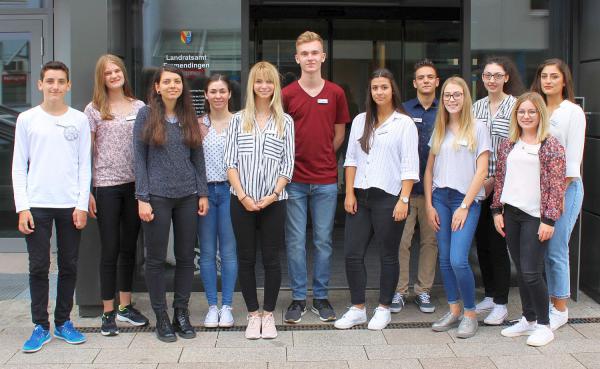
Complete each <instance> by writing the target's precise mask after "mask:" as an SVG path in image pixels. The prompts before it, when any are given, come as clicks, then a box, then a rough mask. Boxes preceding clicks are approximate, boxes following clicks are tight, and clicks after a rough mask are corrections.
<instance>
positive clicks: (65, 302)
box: [25, 208, 81, 329]
mask: <svg viewBox="0 0 600 369" xmlns="http://www.w3.org/2000/svg"><path fill="white" fill-rule="evenodd" d="M73 211H74V208H69V209H56V208H32V209H31V215H32V216H33V222H34V224H35V230H34V231H33V233H31V234H28V235H26V236H25V241H26V242H27V252H28V253H29V288H30V290H31V318H32V321H33V324H40V325H42V326H43V327H44V329H49V327H50V323H49V321H48V288H49V285H48V271H49V270H50V237H51V236H52V223H53V222H54V224H55V226H56V246H57V254H58V283H57V287H56V290H57V291H56V307H55V308H54V324H55V325H56V326H61V325H63V324H64V322H66V321H67V320H69V315H70V314H71V309H72V308H73V292H74V291H75V282H76V280H77V257H78V255H79V242H80V240H81V231H80V230H78V229H77V228H75V225H74V224H73Z"/></svg>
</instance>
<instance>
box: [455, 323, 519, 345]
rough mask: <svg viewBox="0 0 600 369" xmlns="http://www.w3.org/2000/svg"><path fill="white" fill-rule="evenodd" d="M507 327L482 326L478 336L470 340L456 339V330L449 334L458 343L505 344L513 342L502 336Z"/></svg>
mask: <svg viewBox="0 0 600 369" xmlns="http://www.w3.org/2000/svg"><path fill="white" fill-rule="evenodd" d="M504 328H506V327H492V326H486V325H481V326H479V328H478V329H477V334H475V336H473V337H471V338H469V339H463V338H458V337H456V329H451V330H449V331H448V334H449V335H450V336H451V337H452V339H453V340H454V342H456V343H475V342H482V343H503V342H511V341H512V339H510V338H507V337H504V336H502V335H501V334H500V331H501V330H502V329H504Z"/></svg>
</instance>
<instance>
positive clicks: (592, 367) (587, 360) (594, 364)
mask: <svg viewBox="0 0 600 369" xmlns="http://www.w3.org/2000/svg"><path fill="white" fill-rule="evenodd" d="M571 356H573V357H574V358H575V359H577V361H579V362H580V363H581V364H583V366H585V367H586V368H588V369H600V353H599V352H581V353H576V354H571Z"/></svg>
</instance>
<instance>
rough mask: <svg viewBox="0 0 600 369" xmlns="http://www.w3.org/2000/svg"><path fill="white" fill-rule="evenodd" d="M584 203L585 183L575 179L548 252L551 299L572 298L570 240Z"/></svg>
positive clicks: (547, 263) (556, 224)
mask: <svg viewBox="0 0 600 369" xmlns="http://www.w3.org/2000/svg"><path fill="white" fill-rule="evenodd" d="M582 203H583V183H582V182H581V179H580V178H577V179H574V180H573V181H572V182H571V183H570V184H569V187H567V192H566V193H565V209H564V210H563V213H562V215H561V217H560V218H559V219H558V221H557V222H556V223H554V235H553V236H552V238H551V239H550V241H549V242H548V250H547V251H546V279H547V282H548V294H549V295H550V297H556V298H559V299H567V298H569V297H570V296H571V289H570V287H571V278H570V276H569V239H570V238H571V232H572V231H573V227H575V222H577V217H578V216H579V211H581V204H582Z"/></svg>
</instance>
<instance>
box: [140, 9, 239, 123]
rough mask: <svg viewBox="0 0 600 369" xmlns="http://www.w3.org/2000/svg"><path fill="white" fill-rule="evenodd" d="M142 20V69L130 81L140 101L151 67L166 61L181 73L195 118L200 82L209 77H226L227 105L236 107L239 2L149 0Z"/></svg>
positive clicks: (199, 106) (201, 101)
mask: <svg viewBox="0 0 600 369" xmlns="http://www.w3.org/2000/svg"><path fill="white" fill-rule="evenodd" d="M141 16H142V41H141V43H137V44H136V47H138V48H141V50H137V53H136V55H137V56H138V59H140V60H137V61H136V62H135V65H136V66H137V65H141V68H140V69H138V70H137V72H139V73H136V75H138V76H141V78H136V81H135V83H136V91H137V94H138V96H139V97H140V98H145V95H146V93H147V91H148V88H149V87H150V85H149V84H150V83H151V79H152V75H153V74H154V72H155V70H156V68H157V67H158V66H161V65H163V64H165V63H167V64H172V65H175V66H177V67H179V68H181V69H183V70H184V72H185V74H186V78H187V79H188V81H189V82H190V88H191V90H192V97H193V99H194V104H195V106H196V111H197V113H198V114H202V113H203V112H204V91H203V88H204V83H205V81H206V79H207V78H208V77H210V75H211V74H214V73H223V74H226V75H227V76H228V77H229V78H230V79H231V81H232V84H233V98H232V104H233V107H234V108H235V109H237V108H239V101H240V79H241V0H221V1H218V2H215V1H211V0H202V1H198V0H179V1H169V2H166V1H160V0H150V1H144V3H143V5H142V14H141ZM138 68H139V67H138Z"/></svg>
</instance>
